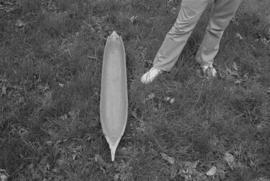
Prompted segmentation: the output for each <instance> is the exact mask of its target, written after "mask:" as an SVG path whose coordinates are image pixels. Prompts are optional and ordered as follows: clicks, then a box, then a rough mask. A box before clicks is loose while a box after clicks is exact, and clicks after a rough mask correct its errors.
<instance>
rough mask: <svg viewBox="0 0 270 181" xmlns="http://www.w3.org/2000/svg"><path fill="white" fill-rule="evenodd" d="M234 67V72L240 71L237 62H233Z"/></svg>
mask: <svg viewBox="0 0 270 181" xmlns="http://www.w3.org/2000/svg"><path fill="white" fill-rule="evenodd" d="M232 67H233V69H234V70H236V71H237V70H238V67H237V64H236V63H235V62H233V64H232Z"/></svg>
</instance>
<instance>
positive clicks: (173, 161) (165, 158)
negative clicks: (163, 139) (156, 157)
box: [161, 153, 175, 165]
mask: <svg viewBox="0 0 270 181" xmlns="http://www.w3.org/2000/svg"><path fill="white" fill-rule="evenodd" d="M161 157H162V158H163V159H164V160H166V161H167V162H169V163H170V164H171V165H173V164H174V163H175V159H174V158H173V157H170V156H168V155H166V154H165V153H161Z"/></svg>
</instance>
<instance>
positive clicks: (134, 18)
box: [129, 16, 138, 24]
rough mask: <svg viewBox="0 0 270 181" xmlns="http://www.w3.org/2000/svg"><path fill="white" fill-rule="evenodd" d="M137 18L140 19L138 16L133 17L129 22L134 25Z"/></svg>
mask: <svg viewBox="0 0 270 181" xmlns="http://www.w3.org/2000/svg"><path fill="white" fill-rule="evenodd" d="M137 18H138V17H137V16H132V17H131V18H130V19H129V20H130V22H131V23H132V24H134V23H135V22H136V20H137Z"/></svg>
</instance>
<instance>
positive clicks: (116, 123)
mask: <svg viewBox="0 0 270 181" xmlns="http://www.w3.org/2000/svg"><path fill="white" fill-rule="evenodd" d="M127 115H128V93H127V75H126V55H125V49H124V44H123V41H122V38H121V37H120V36H119V35H117V33H116V32H113V33H112V34H111V35H110V36H109V37H108V39H107V42H106V45H105V49H104V55H103V65H102V78H101V94H100V120H101V126H102V130H103V133H104V135H105V137H106V140H107V142H108V144H109V146H110V150H111V157H112V161H114V157H115V151H116V148H117V146H118V144H119V142H120V140H121V137H122V136H123V134H124V131H125V128H126V123H127Z"/></svg>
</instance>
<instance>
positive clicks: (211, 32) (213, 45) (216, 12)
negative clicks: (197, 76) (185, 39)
mask: <svg viewBox="0 0 270 181" xmlns="http://www.w3.org/2000/svg"><path fill="white" fill-rule="evenodd" d="M241 2H242V0H215V1H214V7H213V12H212V15H211V17H210V20H209V24H208V26H207V30H206V34H205V36H204V39H203V41H202V44H201V46H200V48H199V50H198V52H197V55H196V60H197V62H198V63H200V64H201V66H202V68H203V70H204V71H206V70H207V68H208V67H210V68H212V70H213V72H212V73H213V74H215V69H214V68H213V66H212V65H213V61H214V58H215V56H216V55H217V53H218V50H219V44H220V40H221V38H222V35H223V33H224V31H225V29H226V27H227V26H228V25H229V23H230V21H231V19H232V18H233V16H234V15H235V13H236V11H237V9H238V7H239V5H240V4H241ZM210 73H211V71H210ZM213 76H214V75H213Z"/></svg>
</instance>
